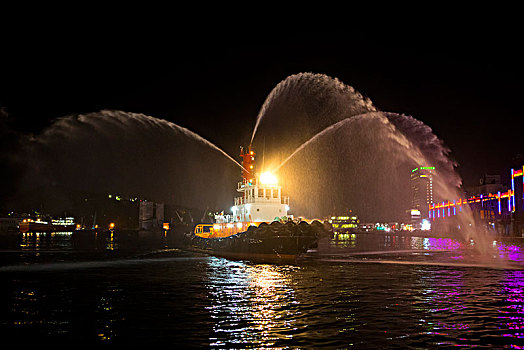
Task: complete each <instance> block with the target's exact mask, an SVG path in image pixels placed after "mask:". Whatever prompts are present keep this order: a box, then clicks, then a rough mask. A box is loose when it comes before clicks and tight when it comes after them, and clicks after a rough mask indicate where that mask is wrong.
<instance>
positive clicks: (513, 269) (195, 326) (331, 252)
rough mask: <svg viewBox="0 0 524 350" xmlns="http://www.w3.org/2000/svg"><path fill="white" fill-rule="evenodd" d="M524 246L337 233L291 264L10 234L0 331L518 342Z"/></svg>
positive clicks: (160, 339) (2, 258)
mask: <svg viewBox="0 0 524 350" xmlns="http://www.w3.org/2000/svg"><path fill="white" fill-rule="evenodd" d="M523 243H524V242H523V241H522V240H521V239H518V238H513V239H511V238H500V237H499V238H495V237H493V239H492V240H490V244H489V246H488V247H486V248H485V249H482V250H479V249H476V247H475V244H476V243H475V242H474V241H465V240H461V239H455V238H449V237H448V238H438V237H422V236H413V235H406V234H388V233H362V234H338V235H334V236H332V237H327V238H324V239H323V240H322V241H321V242H320V244H319V247H318V249H317V250H315V251H310V252H308V254H307V255H306V256H305V257H304V258H302V259H299V260H297V261H296V262H295V263H293V264H289V263H285V264H284V263H270V264H268V263H258V262H253V261H247V260H228V259H223V258H217V257H213V256H207V255H203V254H197V253H193V252H189V251H185V250H183V249H180V248H179V247H178V246H177V245H176V242H174V240H172V239H171V238H170V236H169V235H162V234H159V235H139V234H135V235H122V236H118V235H116V234H115V235H106V236H102V235H100V236H98V235H93V234H91V235H85V236H84V237H81V236H78V235H77V234H71V233H53V234H36V233H29V234H9V235H4V236H2V237H1V240H0V245H1V247H0V280H1V286H2V288H0V310H1V312H0V335H1V337H2V339H3V340H4V341H5V342H6V343H12V344H16V345H43V344H54V345H60V344H78V345H84V344H91V345H104V344H107V345H127V344H129V345H146V344H147V345H149V346H155V345H178V346H183V347H184V348H236V349H239V348H327V349H331V348H332V349H340V348H362V349H377V348H435V347H452V346H453V347H455V346H459V347H466V348H467V347H480V348H483V347H484V348H522V347H524V273H523V270H522V268H521V267H522V266H523V265H522V264H523V259H524V253H523V249H524V244H523Z"/></svg>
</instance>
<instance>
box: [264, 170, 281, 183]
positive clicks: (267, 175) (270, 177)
mask: <svg viewBox="0 0 524 350" xmlns="http://www.w3.org/2000/svg"><path fill="white" fill-rule="evenodd" d="M260 183H261V184H262V185H276V184H277V183H278V180H277V177H276V176H275V175H273V174H271V173H270V172H265V173H262V174H260Z"/></svg>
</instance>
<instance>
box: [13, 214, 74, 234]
mask: <svg viewBox="0 0 524 350" xmlns="http://www.w3.org/2000/svg"><path fill="white" fill-rule="evenodd" d="M18 227H19V230H20V232H22V233H26V232H69V231H74V230H75V221H74V219H73V218H71V217H67V218H58V219H42V218H36V219H32V218H28V219H23V220H22V221H21V222H20V223H19V224H18Z"/></svg>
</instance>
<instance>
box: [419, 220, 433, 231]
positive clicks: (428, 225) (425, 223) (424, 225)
mask: <svg viewBox="0 0 524 350" xmlns="http://www.w3.org/2000/svg"><path fill="white" fill-rule="evenodd" d="M420 229H421V230H423V231H428V230H431V223H430V222H429V220H426V219H423V220H422V225H421V228H420Z"/></svg>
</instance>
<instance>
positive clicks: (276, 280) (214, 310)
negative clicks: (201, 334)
mask: <svg viewBox="0 0 524 350" xmlns="http://www.w3.org/2000/svg"><path fill="white" fill-rule="evenodd" d="M296 269H298V267H293V266H286V267H282V266H277V265H264V264H263V265H250V264H246V263H243V262H232V261H229V260H226V259H218V258H211V259H210V261H209V277H208V280H207V283H206V284H207V286H208V288H209V293H210V302H211V306H210V307H209V308H208V309H209V311H210V312H211V315H212V318H213V319H214V320H216V323H215V325H214V327H213V335H212V336H211V337H210V342H211V346H216V347H223V346H228V347H229V346H234V347H238V346H239V347H246V346H254V347H258V346H264V347H265V346H273V345H275V343H277V342H278V341H279V340H282V339H291V338H292V337H293V331H294V330H295V329H296V328H295V325H294V323H295V321H296V320H295V318H296V316H297V311H296V308H295V307H294V305H295V304H297V303H298V302H297V301H296V299H295V297H294V290H293V288H292V287H291V286H290V280H289V274H292V273H293V271H294V270H296Z"/></svg>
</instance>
